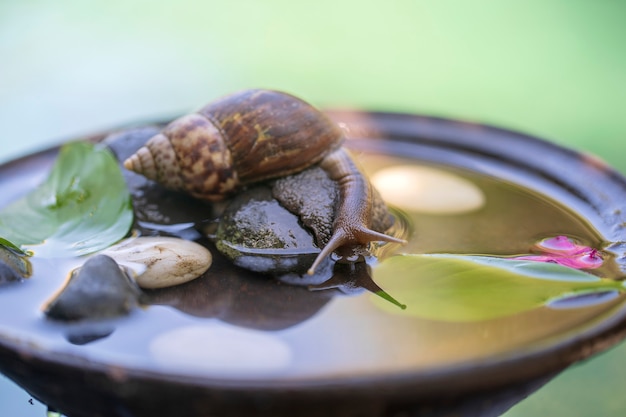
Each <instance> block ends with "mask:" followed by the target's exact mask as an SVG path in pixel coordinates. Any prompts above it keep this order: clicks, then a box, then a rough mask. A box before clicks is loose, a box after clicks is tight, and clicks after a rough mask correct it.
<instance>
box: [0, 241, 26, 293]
mask: <svg viewBox="0 0 626 417" xmlns="http://www.w3.org/2000/svg"><path fill="white" fill-rule="evenodd" d="M31 274H32V266H31V264H30V261H29V260H28V257H27V256H24V255H22V254H19V253H18V252H16V251H14V250H12V249H11V248H8V247H6V246H4V245H2V244H0V285H2V284H6V283H8V282H15V281H21V280H22V279H23V278H28V277H30V276H31Z"/></svg>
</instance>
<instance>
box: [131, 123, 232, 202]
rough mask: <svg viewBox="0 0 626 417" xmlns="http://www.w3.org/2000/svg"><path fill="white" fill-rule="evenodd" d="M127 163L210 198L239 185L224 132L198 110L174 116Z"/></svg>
mask: <svg viewBox="0 0 626 417" xmlns="http://www.w3.org/2000/svg"><path fill="white" fill-rule="evenodd" d="M124 167H125V168H127V169H129V170H131V171H134V172H136V173H138V174H142V175H143V176H145V177H146V178H149V179H151V180H154V181H157V182H158V183H160V184H161V185H163V186H164V187H166V188H168V189H170V190H175V191H183V192H186V193H188V194H190V195H192V196H193V197H196V198H200V199H203V200H209V201H217V200H221V199H222V198H224V196H225V195H227V194H228V193H230V192H231V191H233V190H234V189H236V188H237V186H238V185H239V180H238V177H237V173H236V172H235V170H234V169H233V163H232V158H231V153H230V150H229V149H228V147H227V146H226V144H225V141H224V140H223V138H222V135H221V133H220V132H219V130H218V129H217V128H216V127H215V126H214V125H213V123H212V122H211V121H209V120H208V119H207V118H206V117H204V116H202V115H200V114H197V113H194V114H190V115H187V116H183V117H181V118H179V119H176V120H174V121H173V122H172V123H170V124H169V125H168V126H167V127H166V128H165V129H164V130H163V131H162V132H161V133H159V134H158V135H156V136H154V137H152V138H151V139H150V140H148V142H147V143H146V144H145V145H144V146H143V147H142V148H140V149H139V150H138V151H137V152H136V153H135V154H134V155H132V156H131V157H130V158H128V159H127V160H126V161H124Z"/></svg>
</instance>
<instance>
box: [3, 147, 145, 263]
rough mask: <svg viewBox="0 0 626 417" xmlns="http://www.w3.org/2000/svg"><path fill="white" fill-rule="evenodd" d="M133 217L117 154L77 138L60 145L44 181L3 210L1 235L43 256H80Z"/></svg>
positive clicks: (117, 235) (119, 233)
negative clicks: (114, 154) (78, 140)
mask: <svg viewBox="0 0 626 417" xmlns="http://www.w3.org/2000/svg"><path fill="white" fill-rule="evenodd" d="M132 220H133V212H132V207H131V199H130V194H129V192H128V190H127V188H126V183H125V182H124V178H123V176H122V173H121V171H120V169H119V166H118V163H117V161H116V159H115V157H114V156H113V155H112V153H111V152H110V151H109V150H108V149H106V148H105V147H102V146H98V145H94V144H91V143H88V142H74V143H70V144H67V145H65V146H63V147H62V148H61V150H60V153H59V156H58V158H57V160H56V162H55V164H54V166H53V168H52V171H51V172H50V174H49V176H48V178H47V179H46V181H45V182H43V183H42V184H41V185H39V186H38V187H37V188H35V189H34V190H33V191H31V192H30V193H28V194H27V195H25V196H24V197H22V198H21V199H19V200H17V201H15V202H13V203H12V204H10V205H8V206H7V207H5V208H4V209H2V210H1V211H0V236H2V237H3V238H4V239H6V240H8V241H10V242H12V244H14V245H16V246H19V247H21V248H22V249H25V248H26V249H29V250H32V252H34V253H35V254H36V255H38V256H43V257H60V256H80V255H85V254H88V253H92V252H95V251H98V250H100V249H103V248H106V247H108V246H110V245H111V244H112V243H114V242H116V241H118V240H120V239H121V238H123V237H124V236H125V235H126V233H127V232H128V230H129V229H130V226H131V224H132Z"/></svg>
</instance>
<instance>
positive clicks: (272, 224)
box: [215, 167, 394, 277]
mask: <svg viewBox="0 0 626 417" xmlns="http://www.w3.org/2000/svg"><path fill="white" fill-rule="evenodd" d="M338 195H339V189H338V186H337V184H336V183H335V182H334V181H332V180H331V179H330V178H328V175H327V174H326V172H325V171H324V170H322V169H321V168H319V167H314V168H311V169H308V170H305V171H303V172H300V173H298V174H295V175H290V176H287V177H283V178H280V179H278V180H275V181H273V182H270V183H268V184H263V185H258V186H255V187H252V188H249V189H248V190H246V191H243V192H241V193H240V194H238V195H237V196H236V197H235V198H234V199H233V200H232V201H231V202H230V204H229V205H228V206H227V207H226V209H225V211H224V213H223V215H222V217H221V219H220V222H219V225H218V228H217V232H216V233H215V240H216V246H217V249H218V250H219V251H220V252H221V253H222V254H224V255H225V256H226V257H227V258H229V259H230V260H231V261H232V262H233V263H235V264H236V265H238V266H240V267H243V268H246V269H249V270H252V271H256V272H262V273H268V274H271V275H274V276H282V275H284V274H295V275H302V274H304V273H306V271H307V269H308V268H309V267H310V266H311V264H312V263H313V261H314V260H315V257H316V256H317V254H318V253H319V252H320V249H319V248H320V247H323V246H324V245H326V243H327V242H328V240H329V239H330V236H331V234H332V230H333V222H334V217H335V208H336V205H337V201H338ZM372 215H373V224H372V228H373V229H374V230H377V231H381V232H382V231H385V230H387V229H388V228H389V227H391V225H392V224H393V221H394V220H393V217H392V216H391V214H390V213H389V212H388V210H387V207H386V205H385V204H384V202H383V201H382V199H381V198H380V196H379V195H378V193H376V192H375V193H374V206H373V212H372ZM331 270H332V262H331V260H330V259H328V258H327V259H325V260H324V263H323V264H322V265H320V267H319V268H318V275H319V274H322V275H328V277H330V275H331V274H332V272H331Z"/></svg>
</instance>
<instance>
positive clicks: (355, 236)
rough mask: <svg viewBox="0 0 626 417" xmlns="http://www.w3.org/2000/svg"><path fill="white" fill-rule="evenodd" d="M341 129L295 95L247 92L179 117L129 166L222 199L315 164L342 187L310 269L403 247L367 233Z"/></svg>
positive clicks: (364, 199)
mask: <svg viewBox="0 0 626 417" xmlns="http://www.w3.org/2000/svg"><path fill="white" fill-rule="evenodd" d="M343 141H344V135H343V132H342V131H341V129H340V128H339V127H338V126H337V125H336V124H335V123H334V122H333V121H332V120H330V118H328V117H327V116H326V115H325V114H324V113H322V112H321V111H319V110H317V109H316V108H314V107H313V106H311V105H310V104H308V103H306V102H304V101H303V100H300V99H298V98H296V97H294V96H292V95H290V94H286V93H282V92H278V91H272V90H245V91H241V92H238V93H234V94H232V95H229V96H226V97H223V98H220V99H218V100H216V101H213V102H212V103H210V104H208V105H207V106H205V107H204V108H202V109H201V110H199V111H198V112H196V113H192V114H189V115H186V116H183V117H181V118H179V119H176V120H174V121H173V122H171V123H170V124H169V125H167V126H166V127H165V128H164V129H163V130H162V131H161V133H159V134H157V135H155V136H153V137H152V138H151V139H149V140H148V141H147V142H146V144H145V145H144V146H143V147H142V148H140V149H139V150H138V151H137V152H136V153H135V154H134V155H132V156H130V157H129V158H128V159H127V160H126V161H124V167H125V168H127V169H129V170H131V171H134V172H136V173H139V174H142V175H144V176H145V177H147V178H149V179H152V180H155V181H157V182H158V183H160V184H161V185H163V186H164V187H166V188H168V189H172V190H178V191H183V192H186V193H188V194H190V195H192V196H193V197H196V198H199V199H203V200H207V201H219V200H222V199H224V198H225V197H227V196H229V195H232V194H233V193H236V192H237V191H238V190H240V189H241V188H242V187H245V186H246V185H248V184H252V183H256V182H260V181H264V180H268V179H272V178H278V177H282V176H286V175H290V174H294V173H297V172H300V171H303V170H304V169H306V168H309V167H311V166H313V165H315V164H319V166H320V167H321V168H322V169H324V171H326V173H327V174H328V176H329V177H330V179H332V180H334V181H336V182H337V184H338V186H339V203H338V208H337V211H336V215H335V220H334V223H333V234H332V236H331V238H330V240H329V241H328V243H327V244H326V246H325V247H324V248H323V249H322V250H321V252H320V253H319V255H318V256H317V257H316V259H315V261H314V262H313V264H312V265H311V267H310V268H309V270H308V273H309V274H313V273H314V271H315V268H316V267H317V266H318V265H319V264H320V262H321V261H322V260H323V259H324V258H325V257H327V256H329V255H330V254H332V253H333V252H335V251H338V250H340V249H344V248H348V249H350V248H353V247H357V246H361V245H366V244H368V243H369V242H372V241H387V242H395V243H405V241H404V240H402V239H398V238H396V237H393V236H389V235H386V234H384V233H380V232H377V231H374V230H372V229H370V226H371V206H372V204H371V202H372V188H371V187H372V186H371V184H370V182H369V180H368V179H367V178H366V177H365V176H364V175H363V173H362V172H361V171H360V170H359V168H358V167H357V165H356V164H355V162H354V161H353V160H352V158H351V157H350V155H349V153H348V152H347V150H346V149H344V147H343V146H342V145H343Z"/></svg>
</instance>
